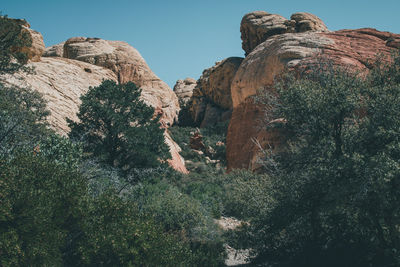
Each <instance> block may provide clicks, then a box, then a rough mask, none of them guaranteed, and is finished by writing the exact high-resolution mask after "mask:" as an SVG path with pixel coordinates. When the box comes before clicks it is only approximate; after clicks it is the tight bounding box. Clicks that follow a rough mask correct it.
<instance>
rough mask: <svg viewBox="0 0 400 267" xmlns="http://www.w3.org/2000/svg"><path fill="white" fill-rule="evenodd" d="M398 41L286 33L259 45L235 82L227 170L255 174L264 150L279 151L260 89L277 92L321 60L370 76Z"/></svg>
mask: <svg viewBox="0 0 400 267" xmlns="http://www.w3.org/2000/svg"><path fill="white" fill-rule="evenodd" d="M296 18H297V17H296ZM300 21H303V20H300ZM308 21H311V20H308ZM306 24H307V25H308V24H310V25H312V24H313V23H311V22H310V23H308V22H307V23H306V22H301V25H306ZM302 27H303V26H302ZM304 27H309V26H304ZM399 37H400V35H398V34H392V33H389V32H380V31H377V30H375V29H369V28H366V29H358V30H341V31H336V32H321V31H315V32H313V31H306V32H301V33H297V32H293V33H283V34H278V35H274V36H270V37H269V38H268V39H266V41H264V42H263V43H261V44H259V45H258V46H257V47H256V48H255V49H254V50H253V51H252V52H251V53H250V54H249V55H248V56H247V57H246V58H245V60H244V61H243V62H242V64H241V65H240V67H239V70H238V71H237V72H236V75H235V77H234V79H233V82H232V87H231V94H232V102H233V114H232V119H231V121H230V124H229V128H228V133H227V165H228V169H229V170H231V169H235V168H246V169H251V170H256V169H257V168H259V167H260V165H259V164H258V162H257V159H258V158H259V157H258V156H259V153H260V147H263V148H270V147H272V148H275V147H276V146H279V140H280V139H279V135H280V134H281V133H279V132H276V131H275V132H268V131H266V130H265V125H262V124H261V123H260V122H261V121H264V118H265V117H264V110H262V109H261V108H260V107H258V106H257V105H256V104H255V102H254V101H253V96H254V95H256V92H257V90H258V89H262V88H264V89H267V90H273V85H274V79H275V77H277V76H278V75H280V74H282V73H283V72H284V71H287V70H295V69H304V68H309V67H310V66H313V65H314V64H317V63H318V62H320V60H328V61H331V62H332V63H333V65H335V66H347V67H349V68H350V69H352V70H358V71H360V72H363V71H368V69H370V68H371V64H373V62H374V61H375V60H376V56H377V53H380V54H382V55H383V59H384V60H386V59H388V58H389V57H390V54H391V51H392V50H393V48H394V47H396V40H399Z"/></svg>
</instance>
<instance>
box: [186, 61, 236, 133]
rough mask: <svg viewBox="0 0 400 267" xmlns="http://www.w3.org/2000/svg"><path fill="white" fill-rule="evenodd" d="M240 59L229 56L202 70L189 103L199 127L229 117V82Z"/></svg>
mask: <svg viewBox="0 0 400 267" xmlns="http://www.w3.org/2000/svg"><path fill="white" fill-rule="evenodd" d="M242 61H243V58H240V57H230V58H227V59H224V60H222V61H219V62H217V63H216V64H215V65H214V66H213V67H211V68H208V69H206V70H204V71H203V74H202V76H201V77H200V79H199V80H198V81H197V85H196V87H195V88H194V90H193V95H192V98H191V100H190V103H189V105H190V107H189V108H190V112H191V114H192V118H193V120H194V122H195V123H196V124H198V125H200V127H206V126H209V125H212V124H215V123H217V122H221V121H224V120H226V119H229V114H230V111H231V110H232V97H231V83H232V80H233V77H234V76H235V74H236V71H237V70H238V68H239V66H240V64H241V62H242Z"/></svg>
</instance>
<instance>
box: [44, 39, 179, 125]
mask: <svg viewBox="0 0 400 267" xmlns="http://www.w3.org/2000/svg"><path fill="white" fill-rule="evenodd" d="M60 47H61V44H58V45H55V46H52V47H51V48H48V49H46V53H45V56H59V55H60V54H61V53H60ZM62 57H64V58H69V59H75V60H79V61H83V62H87V63H90V64H93V65H97V66H101V67H104V68H107V69H110V70H112V71H113V72H114V73H115V74H116V75H117V78H118V81H119V82H121V83H126V82H129V81H131V82H134V83H135V84H136V85H137V86H139V87H140V88H141V89H142V98H143V100H144V101H145V102H146V103H147V104H149V105H151V106H153V107H154V108H155V109H156V111H157V112H159V113H161V122H162V123H163V124H164V126H168V125H172V124H173V122H174V121H175V120H176V119H177V114H178V112H179V103H178V98H177V97H176V95H175V94H174V92H173V91H172V90H171V89H170V88H169V86H168V85H167V84H166V83H165V82H163V81H162V80H161V79H160V78H158V77H157V76H156V75H155V74H154V73H153V72H152V71H151V69H150V68H149V66H148V65H147V64H146V61H145V60H144V59H143V58H142V56H141V55H140V53H139V52H138V51H137V50H136V49H135V48H133V47H132V46H130V45H129V44H127V43H125V42H121V41H107V40H103V39H99V38H85V37H73V38H70V39H68V40H67V41H66V42H65V43H64V45H63V53H62Z"/></svg>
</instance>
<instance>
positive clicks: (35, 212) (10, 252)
mask: <svg viewBox="0 0 400 267" xmlns="http://www.w3.org/2000/svg"><path fill="white" fill-rule="evenodd" d="M85 195H86V180H85V179H84V178H83V177H82V176H81V175H80V174H79V173H77V172H76V171H74V170H71V169H69V168H66V167H65V166H62V165H60V164H56V163H54V162H52V161H50V160H49V159H47V158H46V157H44V156H42V155H40V153H39V154H36V155H34V153H33V151H29V152H26V153H17V154H16V155H15V156H14V158H13V159H11V160H10V161H8V162H6V161H5V160H3V161H2V162H1V164H0V198H1V200H0V201H1V203H2V204H1V214H0V251H2V253H1V254H0V262H1V265H2V266H28V265H34V266H44V265H52V266H58V265H61V263H62V250H63V249H64V247H65V245H66V239H67V236H68V234H69V232H70V230H71V228H72V227H73V226H74V225H75V222H76V221H77V220H79V217H80V216H81V214H82V212H83V211H82V210H81V202H82V201H84V199H85Z"/></svg>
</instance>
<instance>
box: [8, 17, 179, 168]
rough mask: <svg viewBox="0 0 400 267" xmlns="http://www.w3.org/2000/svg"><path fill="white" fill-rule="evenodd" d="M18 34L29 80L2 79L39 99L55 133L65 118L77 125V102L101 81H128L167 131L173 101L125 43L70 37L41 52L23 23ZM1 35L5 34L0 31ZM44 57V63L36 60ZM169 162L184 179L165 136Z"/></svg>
mask: <svg viewBox="0 0 400 267" xmlns="http://www.w3.org/2000/svg"><path fill="white" fill-rule="evenodd" d="M18 22H20V23H21V24H22V27H21V28H20V31H21V32H22V33H23V32H26V33H27V36H28V37H29V38H30V39H31V43H32V45H31V46H27V47H20V48H16V49H18V51H21V52H24V53H26V54H27V55H28V58H29V62H30V63H29V64H28V66H32V67H34V70H35V73H34V74H29V75H28V74H26V73H22V74H21V73H20V74H15V75H13V76H5V77H2V78H4V80H5V83H7V84H9V85H18V86H23V87H30V88H32V89H33V90H37V91H39V92H40V93H42V94H43V96H44V98H45V99H46V100H47V102H48V104H47V106H48V109H49V110H50V111H51V115H50V116H49V122H50V125H51V127H53V128H54V129H55V130H56V131H57V132H58V133H60V134H63V135H66V134H67V133H68V131H69V128H68V126H67V123H66V120H65V119H66V118H70V119H72V120H77V116H76V113H77V112H78V109H79V105H80V99H79V97H80V96H81V95H82V94H84V93H86V91H87V90H88V89H89V87H90V86H98V85H99V84H100V83H101V82H102V81H103V80H114V81H119V82H122V83H125V82H128V81H132V82H134V83H135V84H136V85H138V86H139V87H140V88H142V98H143V100H144V101H145V102H146V103H147V104H149V105H151V106H153V107H154V108H155V112H156V113H157V114H161V120H160V121H161V123H162V125H163V127H164V128H167V127H168V125H171V124H172V123H173V122H174V121H175V120H176V118H177V113H178V111H179V103H178V98H177V97H176V95H175V94H174V92H173V91H172V90H171V89H170V88H169V87H168V85H167V84H166V83H164V82H163V81H161V80H160V79H159V78H158V77H157V76H156V75H155V74H154V73H153V72H152V71H151V69H150V68H149V67H148V66H147V64H146V62H145V61H144V59H143V58H142V57H141V55H140V54H139V52H138V51H137V50H136V49H134V48H133V47H132V46H130V45H128V44H127V43H125V42H119V41H106V40H102V39H99V38H84V37H75V38H71V39H69V40H67V41H66V42H65V43H60V44H57V45H54V46H51V47H49V48H47V49H46V51H45V47H44V43H43V38H42V35H41V34H40V33H38V32H36V31H34V30H32V29H30V28H29V24H28V23H27V22H25V21H22V20H18ZM0 30H1V32H6V31H7V30H9V29H0ZM42 54H44V56H45V57H42V58H41V56H42ZM165 140H166V143H167V144H168V146H169V147H170V152H171V155H172V159H171V160H169V164H170V165H171V166H172V167H173V168H175V169H176V170H178V171H181V172H184V173H187V170H186V168H185V163H184V160H183V159H182V157H181V156H180V155H179V152H180V148H179V146H178V145H177V144H176V143H175V142H174V141H173V140H172V138H171V137H170V135H169V133H168V132H167V130H166V132H165Z"/></svg>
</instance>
